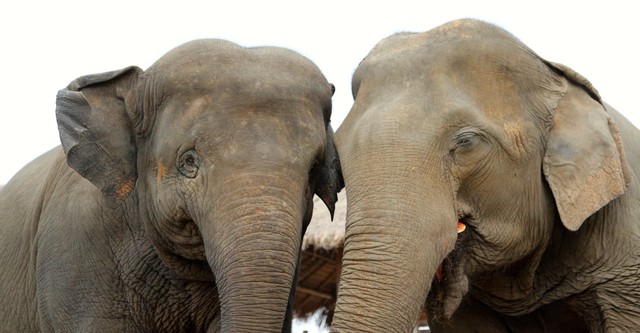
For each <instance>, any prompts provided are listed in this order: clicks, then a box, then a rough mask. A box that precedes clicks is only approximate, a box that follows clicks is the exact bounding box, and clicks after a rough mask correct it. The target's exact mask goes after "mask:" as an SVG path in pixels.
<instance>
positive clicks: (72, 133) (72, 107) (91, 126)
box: [56, 67, 142, 200]
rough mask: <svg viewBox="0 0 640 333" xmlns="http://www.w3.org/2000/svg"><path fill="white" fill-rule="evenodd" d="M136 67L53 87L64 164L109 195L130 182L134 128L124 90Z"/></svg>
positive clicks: (119, 194) (116, 196)
mask: <svg viewBox="0 0 640 333" xmlns="http://www.w3.org/2000/svg"><path fill="white" fill-rule="evenodd" d="M141 72H142V70H141V69H140V68H138V67H127V68H124V69H121V70H117V71H112V72H107V73H101V74H93V75H87V76H83V77H80V78H78V79H76V80H75V81H73V82H71V83H70V84H69V85H68V86H67V87H66V88H65V89H62V90H60V91H59V92H58V95H57V98H56V118H57V122H58V131H59V132H60V141H61V142H62V147H63V149H64V152H65V154H66V157H67V164H68V165H69V166H70V167H71V168H73V169H74V170H76V171H77V172H78V173H79V174H80V175H81V176H82V177H84V178H86V179H87V180H89V181H90V182H91V183H93V184H94V185H95V186H97V187H98V188H99V189H100V190H101V191H102V193H103V194H104V195H105V196H106V197H108V198H110V199H113V200H122V199H124V198H126V197H127V196H128V195H129V193H130V192H131V190H132V189H133V186H134V184H135V181H136V178H137V175H136V146H135V132H134V130H133V125H132V122H131V119H130V117H129V113H128V112H127V106H126V102H125V96H127V95H129V93H130V92H131V89H132V86H133V85H134V83H135V82H136V81H137V79H138V76H139V75H140V73H141Z"/></svg>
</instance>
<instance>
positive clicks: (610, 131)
mask: <svg viewBox="0 0 640 333" xmlns="http://www.w3.org/2000/svg"><path fill="white" fill-rule="evenodd" d="M603 65H604V64H603ZM353 93H354V96H355V103H354V106H353V108H352V110H351V112H350V114H349V115H348V116H347V118H346V119H345V121H344V123H343V124H342V125H341V126H340V128H339V130H338V132H337V133H336V147H337V149H338V153H339V154H340V157H341V159H340V161H341V166H342V171H343V173H344V177H345V185H346V190H347V193H348V196H349V200H348V216H347V224H346V228H347V230H346V236H345V237H346V238H345V248H344V259H343V260H344V261H343V268H342V277H341V281H340V287H339V294H338V303H337V307H336V311H335V317H334V320H333V327H332V330H333V332H365V331H377V332H411V330H412V328H413V327H414V325H415V324H416V321H417V318H418V313H419V311H420V308H421V307H422V306H423V305H424V304H425V303H426V307H427V310H428V312H429V319H430V326H431V329H432V331H433V332H580V331H585V332H586V331H589V332H618V331H624V332H631V331H637V329H638V326H637V325H638V323H640V287H639V286H640V274H638V272H639V270H640V237H639V235H640V223H639V219H638V215H639V214H640V200H639V198H640V194H639V191H638V185H639V184H638V173H639V172H640V132H639V131H638V130H637V129H636V128H635V127H634V126H633V125H632V124H630V123H629V122H628V121H627V120H626V119H625V118H624V117H623V116H621V115H620V114H619V113H618V112H617V111H615V110H614V109H613V108H611V107H610V106H609V105H607V104H606V103H604V102H602V101H601V100H600V97H599V95H598V93H597V91H596V90H595V89H594V88H593V87H592V86H591V84H590V83H589V82H588V81H587V80H586V79H585V78H583V77H581V76H580V75H579V74H577V73H575V72H574V71H572V70H571V69H569V68H567V67H565V66H562V65H559V64H553V63H550V62H548V61H545V60H544V59H541V58H540V57H539V56H537V55H536V54H535V53H534V52H533V51H531V50H530V49H528V48H527V47H526V46H525V45H523V44H522V43H521V42H519V41H518V40H517V39H516V38H514V37H513V36H511V35H510V34H508V33H507V32H505V31H503V30H501V29H499V28H496V27H495V26H492V25H489V24H486V23H482V22H478V21H474V20H462V21H455V22H451V23H448V24H445V25H443V26H440V27H438V28H436V29H434V30H431V31H429V32H426V33H420V34H410V33H404V34H397V35H394V36H391V37H389V38H387V39H385V40H383V41H381V42H380V43H379V44H378V45H377V46H376V47H375V48H374V49H373V50H372V51H371V52H370V54H369V55H368V56H367V57H366V58H365V59H364V60H363V62H362V63H361V64H360V66H359V67H358V69H357V70H356V72H355V74H354V78H353ZM458 220H460V221H461V222H463V223H464V225H466V230H464V231H463V232H461V233H459V234H458V233H457V227H456V226H457V222H458ZM438 267H440V268H438ZM438 270H440V271H441V275H440V274H437V273H436V272H437V271H438ZM437 275H439V278H438V277H436V276H437ZM434 277H435V278H434Z"/></svg>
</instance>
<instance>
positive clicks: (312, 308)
mask: <svg viewBox="0 0 640 333" xmlns="http://www.w3.org/2000/svg"><path fill="white" fill-rule="evenodd" d="M346 215H347V198H346V193H345V191H344V190H343V191H342V192H340V193H339V194H338V202H337V203H336V207H335V212H334V216H333V222H332V221H331V216H330V214H329V211H328V210H327V207H326V206H325V205H324V203H323V202H322V201H321V200H320V199H319V198H318V197H314V208H313V218H312V219H311V223H310V224H309V226H308V227H307V232H306V233H305V235H304V238H303V241H302V253H301V254H300V273H299V275H298V288H297V291H296V299H295V303H294V308H295V313H296V315H297V316H299V317H307V316H309V315H311V314H312V313H314V312H316V311H317V310H319V309H322V308H324V309H325V310H324V312H325V315H326V321H327V322H328V323H331V319H332V317H333V308H334V307H335V302H336V296H337V291H338V282H339V281H340V267H341V264H342V245H343V242H344V230H345V221H346Z"/></svg>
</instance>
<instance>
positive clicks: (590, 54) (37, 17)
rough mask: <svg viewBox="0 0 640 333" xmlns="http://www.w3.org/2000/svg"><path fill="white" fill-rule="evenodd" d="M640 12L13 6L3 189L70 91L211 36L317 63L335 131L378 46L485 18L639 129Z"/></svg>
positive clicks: (53, 133)
mask: <svg viewBox="0 0 640 333" xmlns="http://www.w3.org/2000/svg"><path fill="white" fill-rule="evenodd" d="M636 6H637V4H635V3H634V2H633V1H612V0H609V1H597V2H596V1H579V2H578V1H576V2H572V1H557V0H553V1H547V0H536V1H529V2H521V1H496V0H491V1H452V0H450V1H440V2H434V1H404V0H396V1H380V2H377V1H348V0H341V1H333V0H323V1H304V0H298V1H269V0H266V1H239V0H233V1H225V2H222V1H189V0H181V1H179V2H178V1H175V2H171V3H169V2H165V1H134V0H125V1H122V0H112V1H100V2H98V1H95V2H94V1H66V0H61V1H55V0H54V1H35V2H34V1H17V0H13V1H11V0H9V1H5V2H3V3H2V4H1V5H0V43H1V44H0V156H1V158H0V184H3V183H6V182H7V181H8V180H9V179H10V177H11V176H12V175H13V174H15V173H16V172H17V171H18V170H19V169H20V168H21V167H22V166H23V165H24V164H26V163H28V162H29V161H30V160H32V159H33V158H35V157H36V156H38V155H40V154H41V153H43V152H45V151H47V150H48V149H50V148H52V147H54V146H56V145H58V144H59V138H58V133H57V125H56V122H55V116H54V110H55V96H56V93H57V91H58V90H59V89H61V88H63V87H65V86H66V85H67V84H68V83H69V82H70V81H72V80H74V79H75V78H77V77H79V76H82V75H85V74H91V73H98V72H104V71H110V70H115V69H119V68H122V67H125V66H129V65H137V66H139V67H141V68H143V69H145V68H147V67H148V66H149V65H151V64H152V63H153V62H154V61H155V60H156V59H158V58H159V57H160V56H161V55H163V54H164V53H165V52H167V51H168V50H170V49H172V48H173V47H175V46H177V45H179V44H182V43H184V42H187V41H190V40H193V39H197V38H207V37H214V38H223V39H228V40H231V41H233V42H236V43H238V44H241V45H244V46H259V45H275V46H283V47H288V48H291V49H294V50H296V51H298V52H300V53H301V54H303V55H305V56H306V57H308V58H309V59H311V60H312V61H314V62H315V63H316V64H317V65H318V66H319V67H320V69H321V70H322V71H323V72H324V74H325V76H326V77H327V78H328V80H329V81H330V82H332V83H334V84H335V86H336V88H337V91H336V94H335V95H334V111H333V127H334V129H337V128H338V126H339V124H340V123H341V122H342V120H343V119H344V117H345V116H346V114H347V112H348V111H349V109H350V107H351V103H352V98H351V90H350V80H351V75H352V73H353V71H354V69H355V68H356V66H357V65H358V63H359V62H360V60H361V59H362V58H363V57H364V56H365V55H366V54H367V53H368V52H369V50H370V49H371V48H372V47H373V46H374V45H375V43H376V42H378V41H379V40H380V39H382V38H384V37H386V36H388V35H390V34H393V33H396V32H400V31H425V30H429V29H431V28H434V27H436V26H437V25H440V24H442V23H445V22H447V21H449V20H453V19H457V18H464V17H472V18H479V19H484V20H486V21H489V22H492V23H495V24H497V25H499V26H501V27H503V28H505V29H507V30H508V31H510V32H512V33H513V34H515V35H516V36H517V37H518V38H520V39H521V40H522V41H523V42H524V43H525V44H527V45H528V46H529V47H531V48H532V49H533V50H534V51H536V52H537V53H538V54H539V55H541V56H542V57H544V58H546V59H548V60H550V61H554V62H560V63H563V64H565V65H568V66H570V67H571V68H573V69H574V70H576V71H578V72H579V73H581V74H582V75H584V76H585V77H587V78H588V79H589V80H590V81H591V82H592V83H593V84H594V86H595V87H596V88H597V89H598V90H599V91H600V94H601V95H602V97H603V99H604V100H605V101H607V102H608V103H609V104H611V105H612V106H613V107H615V108H617V109H618V110H619V111H620V112H622V113H623V114H624V115H626V116H627V117H628V118H629V119H631V120H632V122H634V123H635V124H636V126H639V125H640V112H638V111H640V110H638V106H639V105H638V103H637V101H636V98H637V96H638V95H639V94H640V85H639V84H638V78H639V77H640V69H639V67H638V63H637V61H638V59H640V51H639V50H638V45H639V44H638V41H639V37H638V36H639V33H640V19H638V10H637V9H636ZM298 329H300V330H301V328H299V327H298ZM310 332H313V331H310Z"/></svg>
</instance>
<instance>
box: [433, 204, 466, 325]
mask: <svg viewBox="0 0 640 333" xmlns="http://www.w3.org/2000/svg"><path fill="white" fill-rule="evenodd" d="M470 220H471V217H470V216H466V215H463V216H460V218H459V221H458V239H457V241H456V245H455V247H454V249H453V251H451V253H449V255H448V256H447V257H446V258H445V259H444V260H443V261H442V263H440V265H439V266H438V268H437V269H436V274H435V276H434V278H433V281H432V282H431V289H430V291H429V295H428V296H427V301H426V303H425V308H426V310H427V312H428V313H429V319H430V321H433V322H440V323H444V322H446V321H448V320H449V318H451V315H453V313H454V312H455V310H456V309H457V308H458V306H459V305H460V302H461V301H462V298H463V297H464V295H465V294H466V293H467V291H468V288H469V282H468V279H467V276H466V274H465V273H464V262H465V257H464V253H465V252H466V251H465V248H466V246H468V244H470V241H469V239H470V238H471V237H473V235H472V233H473V232H472V231H470V230H469V229H471V228H469V222H470Z"/></svg>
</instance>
